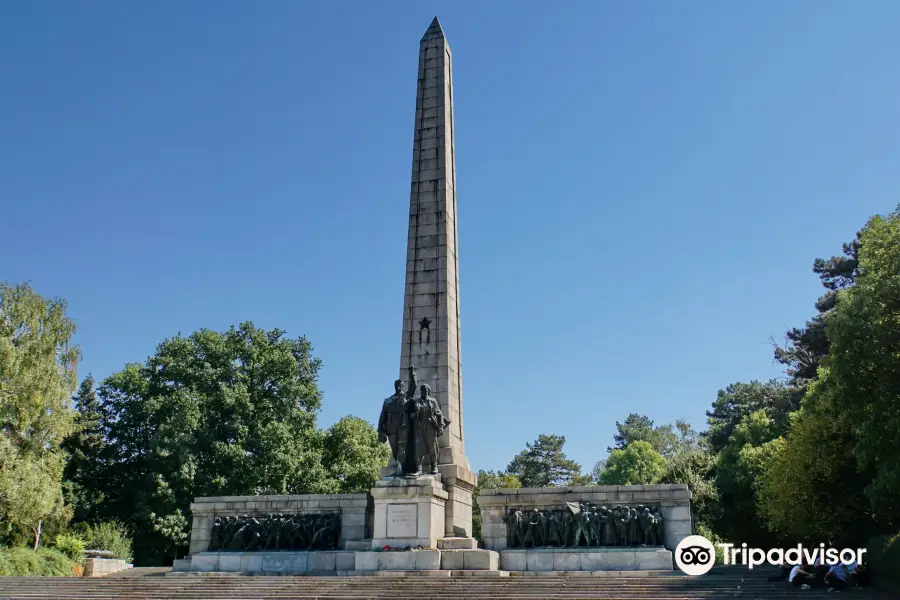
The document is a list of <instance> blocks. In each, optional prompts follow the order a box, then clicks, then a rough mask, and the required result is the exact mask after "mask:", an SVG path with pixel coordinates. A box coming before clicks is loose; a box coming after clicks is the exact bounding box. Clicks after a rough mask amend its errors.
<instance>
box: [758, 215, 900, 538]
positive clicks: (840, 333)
mask: <svg viewBox="0 0 900 600" xmlns="http://www.w3.org/2000/svg"><path fill="white" fill-rule="evenodd" d="M858 240H859V243H858V245H857V246H855V247H854V252H855V256H856V257H858V261H857V262H856V263H855V264H854V269H855V274H854V276H853V285H849V284H847V285H844V286H843V287H844V288H846V289H843V290H840V291H838V293H837V302H836V304H835V306H834V308H833V310H832V312H831V313H830V315H829V317H828V320H827V325H826V333H827V337H828V346H829V349H828V354H827V356H824V357H823V358H822V360H821V364H820V366H819V369H818V378H817V380H815V381H814V382H813V383H812V384H811V385H810V386H809V388H808V390H807V394H806V398H805V399H804V401H803V408H802V410H801V411H800V412H799V413H798V414H797V415H796V416H795V418H794V424H793V428H792V430H791V433H790V435H789V436H788V437H787V439H786V440H785V444H784V446H785V447H784V451H783V453H782V456H781V458H780V460H777V461H776V462H775V464H774V465H773V467H772V469H771V471H770V473H769V475H768V476H767V477H766V478H765V480H764V482H763V484H762V488H763V490H764V494H763V499H762V505H763V509H764V513H765V514H766V516H767V519H768V523H769V525H770V527H771V528H773V529H776V530H786V531H791V532H792V533H793V534H794V535H797V536H803V535H815V534H819V535H826V534H828V535H832V536H836V537H838V538H840V539H844V540H853V541H856V542H859V541H862V540H864V539H865V538H866V536H868V535H870V534H877V533H890V532H894V531H896V529H897V527H898V526H900V522H898V519H897V517H896V515H897V514H898V511H900V439H898V436H897V431H898V428H900V413H898V409H897V406H898V404H897V398H898V397H900V351H898V348H900V212H894V213H892V214H891V215H889V216H888V217H886V218H882V217H875V218H873V219H871V220H870V221H869V223H868V224H867V226H866V227H865V228H864V229H863V231H862V232H861V233H860V234H859V236H858ZM836 287H841V286H836ZM819 512H821V513H823V516H822V517H820V518H819V519H817V520H815V523H813V522H812V521H813V519H810V518H809V517H810V516H811V515H812V514H815V513H819Z"/></svg>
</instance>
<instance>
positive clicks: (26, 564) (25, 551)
mask: <svg viewBox="0 0 900 600" xmlns="http://www.w3.org/2000/svg"><path fill="white" fill-rule="evenodd" d="M76 566H78V565H77V563H76V562H75V561H73V560H72V559H71V558H69V557H68V556H66V555H65V554H63V553H62V552H59V551H58V550H52V549H49V548H39V549H38V550H37V551H35V550H32V549H31V548H0V576H19V577H22V576H35V575H42V576H53V577H71V576H72V574H73V573H74V572H75V571H74V567H76Z"/></svg>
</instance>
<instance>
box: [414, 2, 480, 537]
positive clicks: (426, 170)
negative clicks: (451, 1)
mask: <svg viewBox="0 0 900 600" xmlns="http://www.w3.org/2000/svg"><path fill="white" fill-rule="evenodd" d="M452 64H453V62H452V55H451V53H450V45H449V44H448V43H447V39H446V37H444V32H443V30H442V29H441V24H440V22H438V19H437V17H435V19H434V21H432V22H431V26H430V27H428V30H427V31H426V32H425V35H424V36H423V37H422V41H421V42H420V43H419V77H418V88H417V91H416V122H415V136H414V139H413V161H412V186H411V190H410V200H409V237H408V245H407V251H406V293H405V295H404V300H403V341H402V350H401V352H400V356H401V358H400V378H401V379H403V380H404V381H406V379H407V368H408V367H409V365H410V364H412V365H414V366H415V367H416V373H417V376H418V380H419V382H420V383H427V384H429V385H430V386H431V390H432V395H433V396H434V397H435V398H436V399H437V400H438V402H440V405H441V410H442V411H443V413H444V415H445V416H446V417H448V418H449V419H450V422H451V424H450V426H449V427H448V429H447V430H446V431H445V432H444V434H443V435H442V436H441V439H440V444H439V447H440V458H439V463H440V466H439V468H438V470H439V471H440V473H441V482H442V484H443V486H444V489H445V490H446V491H447V493H448V494H449V498H448V501H447V507H446V514H445V520H446V532H445V533H446V535H447V536H457V537H458V536H471V534H472V489H473V488H474V486H475V476H474V475H473V474H472V471H471V470H470V467H469V460H468V459H467V458H466V454H465V438H464V436H463V409H462V372H461V361H460V333H459V262H458V255H457V235H456V165H455V161H454V147H453V133H454V127H453V71H452Z"/></svg>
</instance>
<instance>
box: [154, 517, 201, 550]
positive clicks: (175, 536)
mask: <svg viewBox="0 0 900 600" xmlns="http://www.w3.org/2000/svg"><path fill="white" fill-rule="evenodd" d="M149 516H150V522H151V523H152V524H153V531H154V532H155V533H157V534H159V536H160V537H162V538H163V539H164V540H166V544H165V550H164V552H165V555H166V556H171V557H172V559H176V558H178V555H179V550H181V549H183V548H184V547H185V546H187V545H188V543H190V541H191V528H190V526H189V525H188V520H187V518H186V517H185V516H184V514H183V513H182V512H181V511H180V510H177V509H176V510H175V512H174V513H172V514H170V515H165V516H161V517H160V516H157V515H155V514H154V513H150V515H149ZM170 553H171V554H170Z"/></svg>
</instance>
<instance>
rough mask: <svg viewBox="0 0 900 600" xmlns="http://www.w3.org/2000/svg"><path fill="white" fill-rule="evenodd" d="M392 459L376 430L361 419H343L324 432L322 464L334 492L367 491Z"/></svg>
mask: <svg viewBox="0 0 900 600" xmlns="http://www.w3.org/2000/svg"><path fill="white" fill-rule="evenodd" d="M390 457H391V450H390V448H389V447H388V446H387V444H384V443H382V442H379V441H378V432H377V431H375V428H374V427H372V425H371V423H369V422H368V421H366V420H364V419H360V418H359V417H353V416H346V417H343V418H342V419H341V420H340V421H338V422H337V423H335V424H334V425H332V426H331V427H330V428H329V429H328V430H327V431H326V432H325V440H324V455H323V462H324V464H325V468H326V469H327V472H328V478H329V480H330V482H331V489H332V493H341V494H353V493H364V492H368V491H369V490H370V489H372V487H373V486H374V485H375V482H376V481H377V480H378V478H379V471H380V469H381V467H383V466H385V465H386V464H387V462H388V460H389V459H390Z"/></svg>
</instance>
